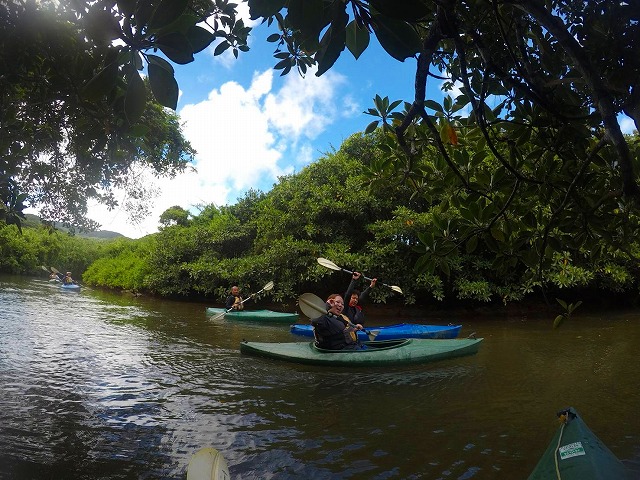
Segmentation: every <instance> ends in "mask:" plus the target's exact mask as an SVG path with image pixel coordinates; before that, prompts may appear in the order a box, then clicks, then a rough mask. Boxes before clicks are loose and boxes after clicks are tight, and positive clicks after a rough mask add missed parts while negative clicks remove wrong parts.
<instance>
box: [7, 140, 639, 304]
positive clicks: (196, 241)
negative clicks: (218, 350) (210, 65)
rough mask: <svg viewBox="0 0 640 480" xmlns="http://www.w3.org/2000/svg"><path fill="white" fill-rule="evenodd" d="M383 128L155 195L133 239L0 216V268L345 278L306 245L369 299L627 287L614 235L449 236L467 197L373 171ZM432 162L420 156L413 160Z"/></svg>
mask: <svg viewBox="0 0 640 480" xmlns="http://www.w3.org/2000/svg"><path fill="white" fill-rule="evenodd" d="M384 140H385V136H384V132H382V131H381V130H379V131H377V132H376V133H374V134H368V135H364V134H355V135H353V136H352V137H350V138H349V139H347V140H346V141H345V142H344V143H343V145H342V146H341V147H340V149H339V150H337V151H333V152H329V153H326V154H324V155H323V156H322V158H320V159H318V160H317V161H316V162H314V163H312V164H311V165H309V166H307V167H305V168H304V169H302V170H301V171H300V172H298V173H295V174H291V175H288V176H285V177H282V178H280V179H279V181H278V183H277V184H276V185H275V186H274V188H273V189H272V190H271V191H269V192H266V193H265V192H259V191H249V192H248V193H247V194H246V195H245V196H244V197H242V198H240V199H238V201H237V202H236V203H235V204H232V205H225V206H221V207H218V206H215V205H208V206H204V207H202V208H201V209H200V211H199V212H198V213H197V214H191V213H189V212H187V211H186V210H184V209H182V208H180V207H177V206H176V207H173V208H171V209H168V210H167V211H166V212H165V213H164V214H163V215H162V216H161V218H160V219H159V220H160V231H159V233H157V234H153V235H149V236H147V237H144V238H142V239H138V240H131V239H124V238H120V239H115V240H95V239H87V238H80V237H75V236H70V235H69V234H65V233H62V232H53V233H51V232H50V231H49V230H47V229H45V228H42V227H40V228H24V229H23V235H20V234H19V232H18V230H17V229H16V228H15V226H10V225H5V226H3V227H2V229H0V236H1V238H2V245H3V246H4V247H3V252H2V253H3V256H2V258H3V259H4V260H3V261H2V262H1V263H0V270H2V271H5V272H20V273H38V268H39V267H38V266H39V265H41V264H44V265H48V264H53V265H54V266H56V265H58V266H59V267H57V268H63V269H71V270H72V271H76V272H78V273H79V272H83V273H82V281H83V282H84V283H86V284H88V285H95V286H102V287H107V288H113V289H123V290H133V291H137V292H146V293H150V294H156V295H163V296H169V297H180V298H207V299H211V300H212V301H220V300H221V299H222V298H223V297H224V296H225V295H226V292H227V291H228V288H229V286H230V285H232V284H238V285H240V286H241V287H242V288H243V289H244V291H245V292H255V291H257V290H259V289H260V287H261V286H262V285H264V284H265V283H267V282H268V281H270V280H273V281H274V282H275V285H276V286H275V288H274V290H273V292H272V298H273V301H275V302H276V303H290V302H291V301H292V299H294V298H296V297H297V295H299V294H300V293H301V292H304V291H315V292H319V293H330V292H332V291H339V292H340V291H342V290H344V289H345V287H346V285H347V283H348V281H349V277H350V275H348V274H346V273H344V272H335V271H331V270H327V269H326V268H323V267H322V266H320V265H319V264H318V263H317V261H316V259H317V258H318V257H325V258H329V259H331V260H332V261H333V262H334V263H336V264H337V265H339V266H342V267H344V268H346V269H349V270H357V271H362V272H364V273H365V274H366V275H368V276H370V277H377V278H379V279H380V280H381V281H382V282H385V283H387V284H393V285H399V286H400V287H401V288H402V290H403V292H404V295H402V296H401V295H399V294H398V293H395V292H393V291H392V290H391V289H389V288H385V287H384V286H378V287H377V288H375V289H374V290H373V292H372V294H371V297H372V301H374V302H388V303H402V304H409V305H410V304H416V303H417V304H420V305H425V304H436V305H447V304H454V303H457V304H460V303H466V304H470V305H473V304H475V305H478V304H492V303H493V304H507V303H512V302H519V301H522V300H524V299H526V298H527V296H532V295H535V296H538V295H539V294H540V293H541V292H544V293H547V296H548V298H549V299H550V301H552V302H554V303H555V301H554V300H553V297H554V296H560V297H562V296H567V295H569V296H574V295H578V296H579V295H580V292H581V291H582V292H587V291H588V292H600V293H601V294H602V295H611V294H614V295H616V296H617V295H620V294H626V295H628V297H629V299H630V300H634V299H635V298H636V296H637V293H638V285H639V278H638V275H639V273H640V271H639V270H638V268H637V262H636V260H635V256H636V254H637V252H638V249H639V245H638V244H637V242H635V241H633V242H629V243H628V244H626V245H624V246H622V245H621V246H620V248H618V249H615V248H613V246H612V245H611V244H609V245H608V244H607V243H606V242H605V241H603V242H602V243H601V248H599V249H598V250H597V251H594V252H585V251H584V250H581V249H579V248H577V249H576V248H574V247H573V245H572V243H571V242H567V243H565V244H564V245H558V248H557V249H556V250H555V251H554V252H553V255H551V256H550V258H551V260H550V261H549V262H545V263H543V264H542V265H541V264H540V263H539V262H538V261H537V260H536V257H535V256H532V261H530V262H525V261H517V262H508V261H506V260H505V258H504V255H502V256H501V255H500V253H499V252H498V251H496V250H492V249H488V248H473V249H472V248H469V246H468V243H464V242H463V243H460V244H459V245H458V246H457V248H454V247H456V245H455V243H454V240H455V237H456V235H457V228H456V227H455V225H457V224H458V222H461V221H463V220H464V215H465V208H474V207H473V205H472V204H464V202H463V203H461V202H460V201H459V200H456V198H457V197H458V196H459V194H458V193H457V192H456V191H455V190H450V189H447V188H446V185H444V184H441V185H440V187H438V185H436V184H435V183H434V185H433V188H432V189H431V190H430V191H431V195H430V196H429V197H426V196H425V195H416V194H415V189H413V188H410V187H408V186H407V185H406V183H404V182H398V181H395V182H394V181H381V179H380V178H379V177H378V176H377V175H376V173H374V171H373V169H372V165H374V164H375V163H376V162H379V161H380V159H381V158H382V157H383V156H384V151H383V150H381V149H380V148H379V147H380V143H381V142H383V141H384ZM437 162H438V157H437V156H434V157H431V160H429V159H428V158H425V159H424V165H423V167H422V168H424V169H433V168H434V166H433V164H434V163H437ZM435 192H439V193H438V194H437V195H436V194H435ZM538 208H539V205H536V203H535V201H534V199H531V200H530V201H529V203H528V204H526V205H525V204H524V202H523V203H522V209H523V214H522V215H523V217H526V215H527V214H528V212H531V211H536V210H537V209H538ZM522 221H523V222H524V221H525V219H524V218H523V220H522ZM447 229H448V230H449V232H447ZM443 236H446V237H447V238H448V239H449V241H450V242H451V248H450V250H451V251H450V252H449V253H448V255H447V256H446V257H443V258H442V259H440V260H439V261H440V262H441V263H440V264H439V266H438V267H439V268H437V269H436V268H433V266H431V265H427V264H425V262H424V260H423V259H424V257H425V245H430V244H431V243H432V242H433V241H434V240H433V239H434V238H436V237H443ZM428 238H430V239H428ZM495 241H496V242H499V241H500V238H496V239H495ZM362 286H363V287H364V284H363V285H362Z"/></svg>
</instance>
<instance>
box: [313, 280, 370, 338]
mask: <svg viewBox="0 0 640 480" xmlns="http://www.w3.org/2000/svg"><path fill="white" fill-rule="evenodd" d="M327 305H328V306H329V310H328V311H327V313H325V314H324V315H322V316H321V317H318V318H313V319H311V326H312V327H313V336H314V337H315V345H316V346H317V347H318V348H325V349H327V350H359V349H363V348H364V346H363V345H360V344H359V343H358V336H357V334H356V330H362V329H363V327H362V325H360V324H357V325H353V324H352V323H350V322H349V319H348V318H347V316H346V315H343V314H342V310H343V309H344V300H343V299H342V297H341V296H340V295H339V294H338V293H333V294H331V295H329V298H328V299H327Z"/></svg>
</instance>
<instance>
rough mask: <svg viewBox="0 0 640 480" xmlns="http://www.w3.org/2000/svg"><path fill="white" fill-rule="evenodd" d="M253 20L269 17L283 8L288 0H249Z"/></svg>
mask: <svg viewBox="0 0 640 480" xmlns="http://www.w3.org/2000/svg"><path fill="white" fill-rule="evenodd" d="M248 3H249V14H250V15H251V20H256V19H258V18H260V17H263V18H268V17H270V16H272V15H275V14H276V13H278V12H279V11H280V10H282V9H283V8H284V6H285V4H286V3H287V2H286V0H248Z"/></svg>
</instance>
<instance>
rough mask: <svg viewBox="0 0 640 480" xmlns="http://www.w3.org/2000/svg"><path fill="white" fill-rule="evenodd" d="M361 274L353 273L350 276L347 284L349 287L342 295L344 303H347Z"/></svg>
mask: <svg viewBox="0 0 640 480" xmlns="http://www.w3.org/2000/svg"><path fill="white" fill-rule="evenodd" d="M360 275H361V273H359V272H353V275H352V276H351V282H349V286H348V287H347V291H346V293H345V294H344V303H345V304H347V303H349V299H350V298H351V292H353V290H354V288H356V282H357V281H358V279H359V278H360Z"/></svg>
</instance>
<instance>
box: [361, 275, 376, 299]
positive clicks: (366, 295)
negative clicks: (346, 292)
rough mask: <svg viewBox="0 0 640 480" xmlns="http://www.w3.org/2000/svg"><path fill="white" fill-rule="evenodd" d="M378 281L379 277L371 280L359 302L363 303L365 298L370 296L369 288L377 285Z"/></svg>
mask: <svg viewBox="0 0 640 480" xmlns="http://www.w3.org/2000/svg"><path fill="white" fill-rule="evenodd" d="M377 282H378V279H377V278H374V279H373V280H371V283H370V284H369V285H368V286H367V288H365V289H364V290H363V291H362V293H361V294H360V296H359V297H358V303H361V302H362V301H363V300H365V299H366V298H367V297H368V296H369V290H371V289H372V288H373V287H375V286H376V283H377Z"/></svg>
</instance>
